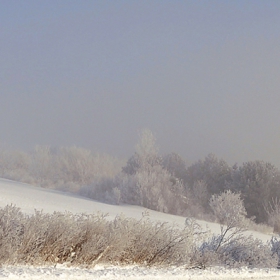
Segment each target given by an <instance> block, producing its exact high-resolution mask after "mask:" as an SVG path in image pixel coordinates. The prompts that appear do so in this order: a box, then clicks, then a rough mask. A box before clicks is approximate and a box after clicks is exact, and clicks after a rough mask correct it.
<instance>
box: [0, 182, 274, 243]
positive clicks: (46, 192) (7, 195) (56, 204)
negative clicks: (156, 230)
mask: <svg viewBox="0 0 280 280" xmlns="http://www.w3.org/2000/svg"><path fill="white" fill-rule="evenodd" d="M0 193H1V196H0V207H4V206H5V205H7V204H14V205H16V206H17V207H20V208H21V210H22V211H23V212H25V213H28V214H31V213H34V209H36V210H43V211H44V212H47V213H53V212H54V211H60V212H65V211H69V212H72V213H96V212H101V213H104V214H108V215H109V217H111V218H114V217H115V216H116V215H118V214H121V213H122V214H124V215H125V216H127V217H131V218H136V219H140V218H141V217H142V213H143V212H144V211H148V213H149V217H150V219H152V220H155V221H162V222H169V223H171V224H173V223H175V224H176V225H178V226H182V227H183V226H184V223H185V217H181V216H174V215H170V214H165V213H160V212H157V211H153V210H147V209H145V208H143V207H140V206H134V205H110V204H106V203H101V202H97V201H94V200H90V199H87V198H85V197H81V196H78V195H73V194H70V193H65V192H60V191H55V190H50V189H43V188H39V187H34V186H31V185H28V184H24V183H19V182H15V181H10V180H6V179H0ZM198 223H199V224H200V225H201V226H202V228H204V229H206V228H208V229H210V230H211V231H212V232H213V233H219V230H220V227H219V224H216V223H210V222H205V221H198ZM251 233H252V234H253V236H254V237H256V238H259V239H261V240H263V241H268V240H270V238H271V236H270V235H267V234H262V233H259V232H248V234H251Z"/></svg>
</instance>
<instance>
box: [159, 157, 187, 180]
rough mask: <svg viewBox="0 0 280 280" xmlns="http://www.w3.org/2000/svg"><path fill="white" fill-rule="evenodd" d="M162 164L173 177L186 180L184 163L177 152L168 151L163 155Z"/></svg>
mask: <svg viewBox="0 0 280 280" xmlns="http://www.w3.org/2000/svg"><path fill="white" fill-rule="evenodd" d="M162 166H163V167H164V168H165V169H166V170H168V171H169V172H170V173H171V174H172V176H174V177H175V178H177V179H180V180H182V181H185V180H186V172H187V170H186V163H185V161H184V160H183V159H182V157H181V156H180V155H178V154H177V153H170V154H167V155H165V156H163V159H162Z"/></svg>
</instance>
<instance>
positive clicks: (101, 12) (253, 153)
mask: <svg viewBox="0 0 280 280" xmlns="http://www.w3.org/2000/svg"><path fill="white" fill-rule="evenodd" d="M279 15H280V3H279V2H278V1H258V0H254V1H234V2H233V1H232V2H229V1H227V2H225V1H211V2H210V1H199V2H198V1H175V2H173V1H152V2H151V1H115V2H110V1H86V0H84V1H79V2H77V1H59V2H57V1H46V2H41V1H40V2H38V1H24V2H22V1H10V0H9V1H8V0H4V1H2V2H1V9H0V40H1V44H0V69H1V72H0V73H1V74H0V92H1V95H0V119H1V121H0V131H1V134H0V135H1V136H0V143H1V146H4V147H13V148H19V149H25V150H28V149H32V148H33V147H34V146H35V145H37V144H39V145H50V146H69V145H76V146H81V147H84V148H89V149H92V150H93V151H96V152H105V153H108V154H112V155H114V156H119V157H128V156H130V155H131V154H132V153H133V151H134V147H135V144H136V142H137V139H138V134H139V131H140V130H141V129H142V128H149V129H150V130H151V131H152V132H153V133H154V134H155V136H156V138H157V143H158V145H159V147H160V152H161V153H168V152H172V151H174V152H177V153H179V154H180V155H181V156H183V157H184V158H185V159H186V160H187V161H190V162H191V161H194V160H197V159H199V158H202V157H204V156H206V155H207V154H209V153H214V154H216V155H217V156H218V157H221V158H224V159H225V160H226V161H228V162H230V163H232V164H233V163H235V162H238V163H242V162H244V161H248V160H257V159H258V160H264V161H269V162H271V163H273V164H275V165H277V166H278V167H280V149H278V146H277V144H278V139H280V131H279V125H278V124H279V123H280V114H279V108H278V107H279V105H278V104H279V103H280V95H279V92H280V84H279V78H278V77H279V73H280V51H279V47H278V46H279V43H280V36H279V35H280V30H279V28H278V27H279V25H280V16H279Z"/></svg>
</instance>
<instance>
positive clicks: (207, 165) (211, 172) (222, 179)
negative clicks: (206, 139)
mask: <svg viewBox="0 0 280 280" xmlns="http://www.w3.org/2000/svg"><path fill="white" fill-rule="evenodd" d="M231 171H232V167H230V166H229V165H228V164H227V163H226V161H224V160H223V159H218V158H217V157H216V156H215V155H213V154H209V155H208V156H207V157H206V158H205V159H204V160H199V161H198V162H196V163H194V164H193V165H191V166H190V167H188V168H187V176H186V179H187V182H188V184H189V186H190V187H194V185H195V182H197V181H204V182H205V183H206V184H207V189H208V192H209V194H216V193H220V192H222V191H224V190H225V189H226V184H227V182H230V181H231Z"/></svg>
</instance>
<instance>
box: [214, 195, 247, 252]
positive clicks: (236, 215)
mask: <svg viewBox="0 0 280 280" xmlns="http://www.w3.org/2000/svg"><path fill="white" fill-rule="evenodd" d="M209 205H210V207H211V209H212V211H213V213H214V216H215V218H216V220H217V222H218V223H220V229H221V233H220V236H219V242H217V248H216V250H218V249H219V247H220V246H222V245H223V244H224V243H228V242H230V241H231V240H232V239H233V238H235V237H236V236H237V235H239V234H240V233H242V232H244V231H245V230H246V224H247V223H246V215H247V212H246V209H245V207H244V204H243V201H242V199H241V197H240V194H239V193H232V192H231V191H230V190H227V191H225V192H223V193H221V194H220V195H217V194H215V195H212V197H211V199H210V202H209Z"/></svg>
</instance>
